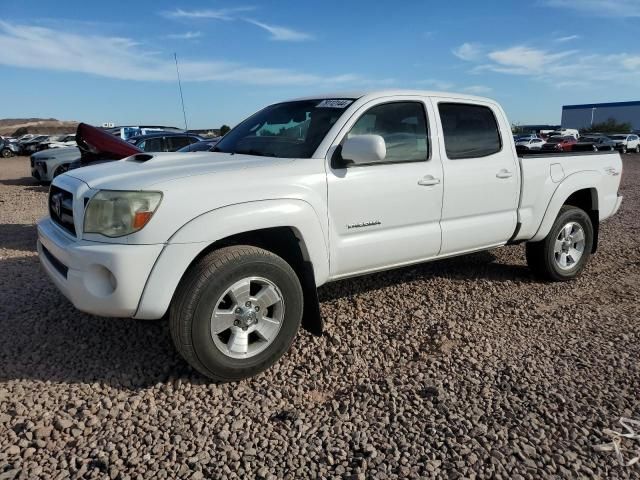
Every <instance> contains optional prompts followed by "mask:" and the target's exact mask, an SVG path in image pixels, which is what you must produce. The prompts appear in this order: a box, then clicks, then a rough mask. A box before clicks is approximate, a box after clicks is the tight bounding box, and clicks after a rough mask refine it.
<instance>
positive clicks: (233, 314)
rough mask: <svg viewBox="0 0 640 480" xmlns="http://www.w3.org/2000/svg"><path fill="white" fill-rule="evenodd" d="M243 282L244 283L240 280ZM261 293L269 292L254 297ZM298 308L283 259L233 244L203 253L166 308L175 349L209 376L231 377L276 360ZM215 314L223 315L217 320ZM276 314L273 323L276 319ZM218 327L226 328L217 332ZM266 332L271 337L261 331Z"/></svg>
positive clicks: (298, 290)
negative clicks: (247, 283)
mask: <svg viewBox="0 0 640 480" xmlns="http://www.w3.org/2000/svg"><path fill="white" fill-rule="evenodd" d="M247 281H248V282H249V287H246V285H245V283H243V282H247ZM238 285H240V286H238ZM234 289H235V290H234ZM265 289H266V290H265ZM263 291H264V292H267V293H268V294H269V297H268V298H267V300H258V299H259V298H265V297H262V293H263ZM232 292H236V293H235V294H233V295H235V296H236V297H237V298H239V299H240V300H239V301H234V298H233V295H232V294H231V293H232ZM245 293H246V294H247V295H248V298H249V300H247V295H245ZM277 298H279V300H278V301H276V302H275V303H272V304H271V305H270V306H268V307H265V306H266V305H267V304H268V303H270V302H272V301H274V299H277ZM246 301H249V302H250V304H251V307H250V308H249V304H248V303H246ZM243 303H244V305H243ZM260 304H262V305H263V308H262V313H259V312H258V309H259V306H260ZM302 310H303V293H302V287H301V285H300V281H299V280H298V276H297V275H296V273H295V272H294V271H293V269H292V268H291V266H289V264H288V263H287V262H285V261H284V260H283V259H282V258H280V257H279V256H277V255H275V254H273V253H271V252H269V251H267V250H263V249H261V248H257V247H252V246H247V245H240V246H231V247H224V248H221V249H219V250H215V251H213V252H210V253H208V254H206V255H205V256H203V257H202V258H201V259H200V260H198V261H197V262H196V263H195V264H194V265H192V266H191V267H190V268H189V269H188V270H187V272H186V273H185V275H184V277H183V278H182V281H181V282H180V285H179V286H178V289H177V290H176V294H175V296H174V299H173V301H172V304H171V307H170V312H169V325H170V330H171V337H172V339H173V343H174V345H175V346H176V349H177V350H178V352H179V353H180V355H182V357H183V358H184V359H185V360H186V361H187V362H188V363H189V364H190V365H191V366H192V367H193V368H195V369H196V370H197V371H198V372H200V373H202V374H203V375H205V376H206V377H209V378H210V379H212V380H215V381H221V382H229V381H237V380H241V379H244V378H248V377H251V376H254V375H256V374H258V373H260V372H262V371H264V370H266V369H267V368H269V367H270V366H271V365H273V364H274V363H275V362H276V361H278V359H280V357H282V355H284V353H285V352H287V350H289V347H290V346H291V344H292V342H293V339H294V338H295V336H296V333H297V332H298V329H299V327H300V323H301V320H302ZM252 311H253V313H251V312H252ZM216 312H218V314H219V315H220V318H224V319H225V320H223V321H220V322H221V323H217V320H216V318H215V317H214V314H215V315H216V316H217V315H218V314H216ZM239 312H241V313H239ZM265 313H266V320H265V315H264V314H265ZM258 315H259V316H258ZM278 319H279V326H277V325H276V322H275V321H274V320H278ZM252 323H253V324H252ZM220 325H224V326H226V325H229V326H228V328H227V329H226V330H222V328H224V327H223V326H220ZM214 328H217V329H218V332H217V333H214V332H215V331H214ZM261 332H262V333H261ZM265 332H266V333H270V334H271V335H265V336H262V335H263V334H264V333H265ZM265 338H271V341H270V342H269V341H267V340H265ZM243 339H246V345H245V341H244V340H243ZM243 350H244V352H243Z"/></svg>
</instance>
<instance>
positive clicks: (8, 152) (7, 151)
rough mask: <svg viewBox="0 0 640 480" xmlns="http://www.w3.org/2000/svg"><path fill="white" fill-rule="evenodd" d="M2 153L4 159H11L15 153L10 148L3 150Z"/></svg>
mask: <svg viewBox="0 0 640 480" xmlns="http://www.w3.org/2000/svg"><path fill="white" fill-rule="evenodd" d="M0 153H1V154H2V158H9V157H12V156H13V152H12V151H11V149H9V148H3V149H2V152H0Z"/></svg>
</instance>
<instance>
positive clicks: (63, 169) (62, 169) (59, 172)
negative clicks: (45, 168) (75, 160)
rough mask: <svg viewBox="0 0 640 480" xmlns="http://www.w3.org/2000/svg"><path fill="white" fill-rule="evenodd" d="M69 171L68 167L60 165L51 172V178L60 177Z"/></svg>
mask: <svg viewBox="0 0 640 480" xmlns="http://www.w3.org/2000/svg"><path fill="white" fill-rule="evenodd" d="M67 171H69V165H60V166H59V167H58V168H56V169H55V171H54V172H53V178H56V177H57V176H58V175H62V174H63V173H65V172H67Z"/></svg>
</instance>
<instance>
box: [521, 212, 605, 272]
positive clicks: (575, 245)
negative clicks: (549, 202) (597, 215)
mask: <svg viewBox="0 0 640 480" xmlns="http://www.w3.org/2000/svg"><path fill="white" fill-rule="evenodd" d="M592 245H593V224H592V223H591V219H590V218H589V215H587V213H586V212H585V211H584V210H582V209H580V208H577V207H573V206H570V205H565V206H563V207H562V208H561V209H560V213H559V214H558V217H557V218H556V221H555V222H554V224H553V226H552V227H551V231H549V234H548V235H547V236H546V238H544V239H543V240H540V241H539V242H529V243H527V245H526V252H527V264H528V265H529V268H530V269H531V270H532V271H533V272H534V273H535V274H537V275H538V276H540V277H543V278H545V279H548V280H553V281H556V282H558V281H566V280H571V279H573V278H576V277H577V276H578V275H580V273H581V272H582V270H583V269H584V267H585V266H586V264H587V261H588V260H589V257H590V255H591V247H592Z"/></svg>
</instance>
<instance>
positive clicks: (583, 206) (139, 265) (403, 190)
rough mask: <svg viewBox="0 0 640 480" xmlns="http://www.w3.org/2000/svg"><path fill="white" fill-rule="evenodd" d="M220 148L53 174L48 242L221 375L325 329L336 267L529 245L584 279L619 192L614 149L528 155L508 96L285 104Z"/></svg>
mask: <svg viewBox="0 0 640 480" xmlns="http://www.w3.org/2000/svg"><path fill="white" fill-rule="evenodd" d="M215 150H216V151H215V152H212V153H209V152H206V153H192V154H180V153H165V154H163V153H159V154H136V155H133V156H130V157H128V158H125V159H123V160H120V161H116V162H112V163H108V164H103V165H98V166H94V167H88V168H81V169H78V170H73V171H70V172H68V173H66V174H63V175H61V176H59V177H56V179H55V180H54V181H53V184H52V186H51V189H50V193H49V213H50V216H49V217H47V218H45V219H43V220H41V221H40V222H39V224H38V237H39V239H38V252H39V255H40V259H41V262H42V264H43V266H44V269H45V270H46V271H47V273H48V274H49V276H50V277H51V279H52V280H53V282H54V283H55V284H56V285H57V286H58V288H59V289H60V290H61V291H62V292H63V293H64V294H65V295H66V296H67V297H68V298H69V299H70V300H71V302H73V304H74V305H75V306H76V307H77V308H78V309H80V310H82V311H85V312H89V313H93V314H96V315H103V316H112V317H133V318H136V319H159V318H162V317H164V316H165V315H166V316H168V317H169V321H170V327H171V332H172V336H173V340H174V342H175V345H176V347H177V349H178V350H179V352H180V353H181V354H182V355H183V356H184V358H185V359H186V360H187V361H188V362H189V363H190V364H191V365H192V366H193V367H194V368H196V369H197V370H198V371H200V372H202V373H203V374H204V375H206V376H208V377H210V378H213V379H216V380H221V381H232V380H238V379H241V378H245V377H248V376H251V375H254V374H256V373H258V372H260V371H262V370H264V369H266V368H267V367H269V366H270V365H272V364H273V363H274V362H276V361H277V360H278V358H280V357H281V356H282V355H283V354H284V353H285V352H286V351H287V349H288V348H289V346H290V345H291V343H292V341H293V339H294V337H295V335H296V332H297V330H298V328H299V326H300V325H301V322H302V321H303V318H304V323H305V324H306V325H307V326H308V328H309V329H311V330H312V331H315V332H318V331H321V328H322V323H321V319H320V313H319V306H318V299H317V295H316V287H318V286H320V285H322V284H325V283H327V282H330V281H333V280H337V279H343V278H346V277H351V276H356V275H363V274H366V273H370V272H376V271H380V270H384V269H390V268H395V267H400V266H403V265H409V264H414V263H419V262H426V261H430V260H438V259H441V258H446V257H451V256H454V255H461V254H465V253H469V252H475V251H479V250H485V249H492V248H496V247H500V246H503V245H508V244H514V243H519V242H526V254H527V261H528V264H529V266H530V267H531V269H532V270H533V271H534V272H535V273H537V274H539V275H540V276H541V277H544V278H547V279H550V280H556V281H559V280H569V279H572V278H574V277H576V276H577V275H578V274H579V273H580V272H581V271H582V270H583V268H584V267H585V265H586V263H587V260H588V258H589V256H590V255H591V254H592V253H593V252H595V250H596V247H597V240H598V226H599V223H600V222H601V221H602V220H604V219H606V218H607V217H609V216H611V215H613V214H614V213H616V211H617V210H618V208H619V207H620V203H621V200H622V197H621V196H619V195H618V187H619V184H620V178H621V177H620V175H621V172H622V163H621V159H620V155H619V154H618V153H617V152H613V153H581V154H579V155H574V154H571V153H565V154H561V153H560V154H553V155H531V156H524V157H519V156H518V155H517V154H516V148H515V145H514V142H513V138H512V135H511V129H510V125H509V122H508V120H507V117H506V115H505V113H504V112H503V110H502V108H501V107H500V106H499V105H498V104H497V103H495V102H494V101H492V100H489V99H485V98H479V97H473V96H467V95H458V94H443V93H434V92H422V91H400V90H399V91H382V92H375V93H350V94H340V95H330V96H314V97H308V98H301V99H296V100H291V101H286V102H283V103H277V104H274V105H271V106H268V107H266V108H264V109H262V110H260V111H259V112H258V113H256V114H254V115H253V116H251V117H249V118H248V119H247V120H245V121H243V122H242V123H240V124H239V125H238V126H237V127H236V128H234V129H233V130H232V131H231V132H230V133H228V134H227V135H226V136H225V137H224V138H223V139H222V140H221V141H220V143H218V145H217V148H216V149H215Z"/></svg>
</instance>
